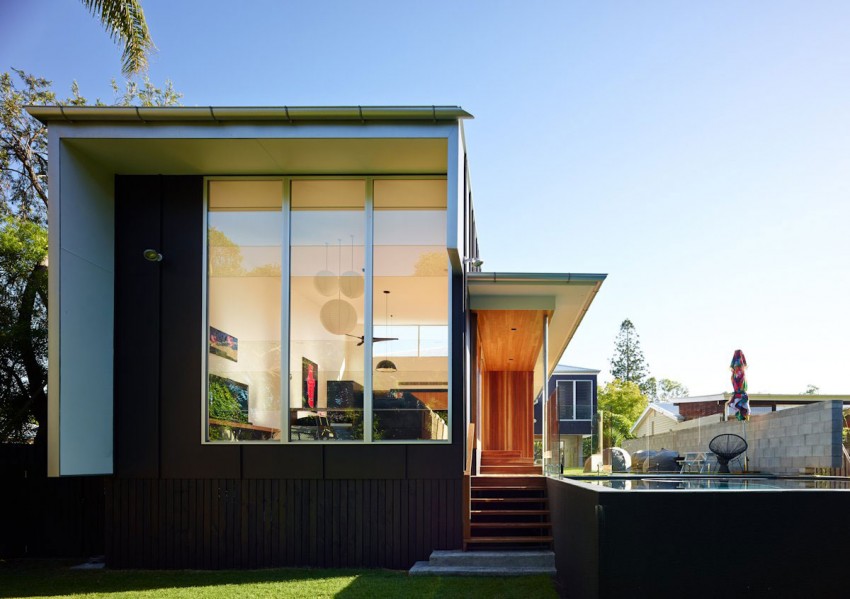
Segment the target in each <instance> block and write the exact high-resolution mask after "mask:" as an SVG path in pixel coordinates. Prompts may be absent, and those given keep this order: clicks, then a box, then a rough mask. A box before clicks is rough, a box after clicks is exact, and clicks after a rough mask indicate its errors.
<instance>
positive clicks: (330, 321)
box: [319, 239, 357, 335]
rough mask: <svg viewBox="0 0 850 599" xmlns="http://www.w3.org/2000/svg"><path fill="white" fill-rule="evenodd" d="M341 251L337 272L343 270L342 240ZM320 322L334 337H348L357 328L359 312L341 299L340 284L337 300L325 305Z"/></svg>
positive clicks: (321, 311) (320, 313)
mask: <svg viewBox="0 0 850 599" xmlns="http://www.w3.org/2000/svg"><path fill="white" fill-rule="evenodd" d="M339 249H340V253H339V255H338V258H339V259H338V262H339V264H338V268H339V270H337V272H339V271H340V270H342V239H340V240H339ZM335 282H336V281H335ZM319 320H321V322H322V326H323V327H325V330H327V331H328V332H329V333H332V334H334V335H346V334H348V333H350V332H351V331H353V330H354V327H356V326H357V310H355V309H354V306H352V305H351V304H349V303H348V302H347V301H345V300H344V299H341V298H340V287H339V284H337V285H336V299H332V300H330V301H328V302H325V305H324V306H322V309H321V310H320V311H319Z"/></svg>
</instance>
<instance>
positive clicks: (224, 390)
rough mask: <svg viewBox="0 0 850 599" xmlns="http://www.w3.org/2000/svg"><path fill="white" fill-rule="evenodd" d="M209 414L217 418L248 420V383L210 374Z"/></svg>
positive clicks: (235, 420)
mask: <svg viewBox="0 0 850 599" xmlns="http://www.w3.org/2000/svg"><path fill="white" fill-rule="evenodd" d="M209 403H210V406H209V416H210V418H215V419H217V420H229V421H231V422H248V385H246V384H245V383H240V382H238V381H234V380H232V379H229V378H225V377H223V376H219V375H217V374H210V382H209Z"/></svg>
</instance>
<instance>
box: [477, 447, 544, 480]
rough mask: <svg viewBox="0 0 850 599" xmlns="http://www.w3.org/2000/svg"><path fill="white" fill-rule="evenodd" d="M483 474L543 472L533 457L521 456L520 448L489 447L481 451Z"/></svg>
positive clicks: (538, 473) (539, 473)
mask: <svg viewBox="0 0 850 599" xmlns="http://www.w3.org/2000/svg"><path fill="white" fill-rule="evenodd" d="M481 474H537V475H541V474H543V467H542V466H535V465H534V459H533V458H524V457H521V455H520V452H519V450H516V451H513V450H504V449H487V450H484V451H482V452H481Z"/></svg>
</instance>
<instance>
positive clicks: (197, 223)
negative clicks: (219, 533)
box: [160, 177, 240, 478]
mask: <svg viewBox="0 0 850 599" xmlns="http://www.w3.org/2000/svg"><path fill="white" fill-rule="evenodd" d="M203 185H204V181H203V178H202V177H162V249H161V250H160V251H161V253H162V256H163V258H162V262H161V263H160V269H161V276H162V279H161V280H162V320H161V322H162V324H161V329H160V331H161V336H162V341H161V344H160V345H161V354H160V355H161V384H160V394H161V398H162V399H161V411H162V419H161V423H162V435H161V451H162V467H161V475H162V476H163V477H164V478H239V476H240V467H239V461H240V455H239V447H238V446H236V445H228V446H215V445H202V444H201V418H202V401H201V395H202V387H201V386H202V381H201V372H202V366H203V364H202V358H203V346H202V340H203V339H204V338H205V336H204V335H203V321H204V315H203V303H202V284H203V276H204V273H203V272H202V269H201V264H202V263H203V231H204V209H203Z"/></svg>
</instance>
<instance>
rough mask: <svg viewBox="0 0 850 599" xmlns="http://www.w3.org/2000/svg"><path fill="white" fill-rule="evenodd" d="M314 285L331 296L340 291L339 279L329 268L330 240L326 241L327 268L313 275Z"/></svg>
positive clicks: (322, 292) (325, 294)
mask: <svg viewBox="0 0 850 599" xmlns="http://www.w3.org/2000/svg"><path fill="white" fill-rule="evenodd" d="M313 286H314V287H315V288H316V291H318V292H319V293H320V294H322V295H324V296H325V297H330V296H332V295H333V294H334V293H337V292H338V291H339V281H338V280H337V278H336V274H335V273H332V272H331V271H330V270H328V242H327V241H326V242H325V270H320V271H319V272H317V273H316V276H315V277H313Z"/></svg>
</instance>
